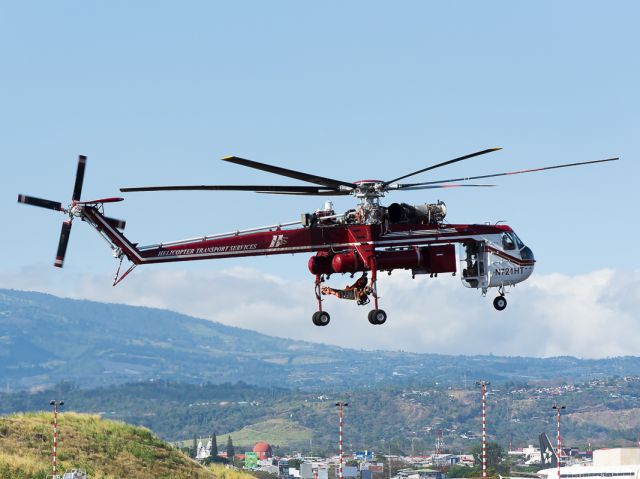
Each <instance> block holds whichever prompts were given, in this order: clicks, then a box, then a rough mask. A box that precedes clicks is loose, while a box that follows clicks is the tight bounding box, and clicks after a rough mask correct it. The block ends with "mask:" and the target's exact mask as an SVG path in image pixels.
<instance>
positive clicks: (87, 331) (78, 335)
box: [0, 289, 640, 391]
mask: <svg viewBox="0 0 640 479" xmlns="http://www.w3.org/2000/svg"><path fill="white" fill-rule="evenodd" d="M616 375H617V376H625V375H629V376H638V375H640V358H638V357H621V358H607V359H599V360H581V359H576V358H573V357H556V358H526V357H499V356H446V355H436V354H414V353H405V352H390V351H358V350H351V349H344V348H339V347H335V346H328V345H319V344H314V343H310V342H304V341H295V340H290V339H283V338H276V337H271V336H267V335H263V334H259V333H256V332H253V331H248V330H244V329H240V328H234V327H230V326H225V325H222V324H219V323H214V322H212V321H206V320H201V319H196V318H192V317H189V316H185V315H183V314H178V313H175V312H171V311H166V310H160V309H152V308H144V307H134V306H125V305H119V304H106V303H98V302H93V301H81V300H72V299H65V298H59V297H55V296H51V295H47V294H43V293H36V292H26V291H14V290H5V289H0V388H1V389H2V390H5V391H7V390H20V389H29V388H41V387H44V386H51V385H53V384H56V383H59V382H60V381H69V382H73V383H75V384H76V385H78V386H80V387H82V388H91V387H98V386H106V385H111V384H122V383H126V382H131V381H141V380H148V379H160V380H169V381H181V382H189V383H206V382H209V383H213V384H220V383H225V382H231V383H235V382H237V381H239V380H242V381H244V382H246V383H249V384H255V385H262V386H273V385H278V386H280V387H285V388H303V389H309V390H311V389H317V390H321V389H322V388H325V387H328V386H330V387H331V388H340V387H343V388H352V387H358V386H371V385H375V384H411V383H412V382H413V381H415V380H417V379H418V378H419V380H420V382H421V383H425V382H428V381H434V382H439V383H440V384H458V383H461V382H462V378H463V377H468V378H469V379H475V378H478V377H482V378H485V379H487V380H490V381H492V382H494V383H500V382H505V381H513V382H532V381H544V380H558V378H564V379H567V380H573V381H582V380H588V379H592V378H598V377H610V376H616Z"/></svg>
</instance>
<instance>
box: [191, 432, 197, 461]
mask: <svg viewBox="0 0 640 479" xmlns="http://www.w3.org/2000/svg"><path fill="white" fill-rule="evenodd" d="M197 455H198V439H197V438H196V435H195V434H194V435H193V445H192V446H191V457H192V458H194V459H195V458H196V456H197Z"/></svg>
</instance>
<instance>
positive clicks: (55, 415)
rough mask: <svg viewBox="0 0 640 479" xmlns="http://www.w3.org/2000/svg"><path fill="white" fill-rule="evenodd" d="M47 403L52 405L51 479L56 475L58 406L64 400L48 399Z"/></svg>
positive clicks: (60, 405)
mask: <svg viewBox="0 0 640 479" xmlns="http://www.w3.org/2000/svg"><path fill="white" fill-rule="evenodd" d="M49 404H50V405H51V406H53V479H57V477H58V476H57V475H56V465H57V464H56V462H57V456H56V449H57V447H58V407H62V406H64V401H55V400H53V401H49Z"/></svg>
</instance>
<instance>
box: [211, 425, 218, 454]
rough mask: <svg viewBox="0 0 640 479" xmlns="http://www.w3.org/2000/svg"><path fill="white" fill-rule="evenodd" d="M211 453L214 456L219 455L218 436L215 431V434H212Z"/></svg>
mask: <svg viewBox="0 0 640 479" xmlns="http://www.w3.org/2000/svg"><path fill="white" fill-rule="evenodd" d="M211 455H212V456H213V457H216V456H217V455H218V439H217V438H216V432H215V431H213V436H211Z"/></svg>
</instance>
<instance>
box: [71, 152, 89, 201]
mask: <svg viewBox="0 0 640 479" xmlns="http://www.w3.org/2000/svg"><path fill="white" fill-rule="evenodd" d="M86 166H87V157H86V156H84V155H80V156H79V157H78V169H77V170H76V184H75V185H74V186H73V196H72V197H71V199H72V200H73V201H79V200H80V195H81V194H82V182H83V181H84V170H85V167H86Z"/></svg>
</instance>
